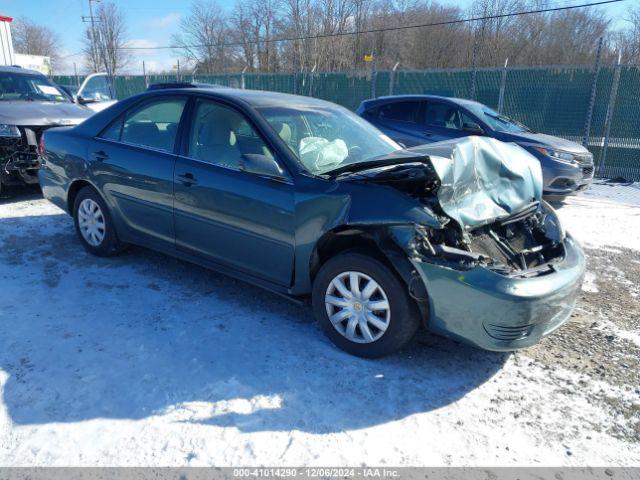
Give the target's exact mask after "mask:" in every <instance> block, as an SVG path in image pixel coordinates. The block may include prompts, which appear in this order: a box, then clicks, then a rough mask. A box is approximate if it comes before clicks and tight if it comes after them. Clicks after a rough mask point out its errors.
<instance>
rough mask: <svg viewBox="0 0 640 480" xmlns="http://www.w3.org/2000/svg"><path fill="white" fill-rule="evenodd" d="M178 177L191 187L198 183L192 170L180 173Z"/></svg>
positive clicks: (186, 185)
mask: <svg viewBox="0 0 640 480" xmlns="http://www.w3.org/2000/svg"><path fill="white" fill-rule="evenodd" d="M178 178H179V179H180V181H181V182H182V184H183V185H184V186H185V187H190V186H191V185H196V184H197V183H198V181H197V180H196V179H195V177H194V176H193V173H190V172H187V173H184V174H182V175H178Z"/></svg>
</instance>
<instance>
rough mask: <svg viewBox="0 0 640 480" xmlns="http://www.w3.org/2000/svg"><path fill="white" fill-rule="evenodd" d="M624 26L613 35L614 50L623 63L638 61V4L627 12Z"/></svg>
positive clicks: (639, 34)
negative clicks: (619, 55)
mask: <svg viewBox="0 0 640 480" xmlns="http://www.w3.org/2000/svg"><path fill="white" fill-rule="evenodd" d="M625 20H626V28H624V29H623V30H621V31H619V32H615V34H614V35H613V42H614V46H615V48H616V50H617V51H618V52H619V53H620V54H621V55H622V60H623V62H625V63H636V64H637V63H640V6H636V7H633V8H630V9H629V11H628V12H627V18H626V19H625Z"/></svg>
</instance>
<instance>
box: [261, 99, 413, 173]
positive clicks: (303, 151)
mask: <svg viewBox="0 0 640 480" xmlns="http://www.w3.org/2000/svg"><path fill="white" fill-rule="evenodd" d="M259 111H260V113H261V114H262V115H263V116H264V118H265V119H266V120H267V122H269V124H270V125H271V126H272V127H273V128H274V129H275V131H276V132H277V133H278V135H280V138H282V140H284V141H285V143H286V144H287V145H288V146H289V148H290V149H291V151H292V152H293V153H294V154H295V155H296V157H298V159H299V160H300V162H301V163H302V165H303V166H304V167H305V169H306V170H307V171H309V172H310V173H312V174H314V175H321V174H324V173H329V172H331V170H335V169H337V168H342V167H345V166H346V165H353V164H357V163H361V162H367V161H370V160H372V159H374V158H376V157H380V156H382V155H387V154H389V153H391V152H395V151H397V150H401V149H402V147H401V146H400V145H398V144H397V143H396V142H394V141H393V140H391V139H390V138H389V137H387V136H386V135H384V134H383V133H382V132H380V131H379V130H378V129H376V128H375V127H374V126H372V125H371V124H369V123H368V122H367V121H365V120H363V119H362V118H360V117H359V116H357V115H355V114H354V113H351V112H350V111H349V110H347V109H345V108H342V107H338V106H335V107H334V106H331V105H327V106H324V105H322V106H316V105H304V106H300V107H265V108H260V109H259Z"/></svg>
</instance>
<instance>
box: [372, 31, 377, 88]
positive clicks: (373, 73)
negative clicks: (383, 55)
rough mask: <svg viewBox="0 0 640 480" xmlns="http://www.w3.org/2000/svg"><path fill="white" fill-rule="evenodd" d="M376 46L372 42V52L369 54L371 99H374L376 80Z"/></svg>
mask: <svg viewBox="0 0 640 480" xmlns="http://www.w3.org/2000/svg"><path fill="white" fill-rule="evenodd" d="M376 55H377V54H376V44H375V40H374V44H373V51H372V53H371V56H372V57H373V58H372V61H371V98H376V83H377V82H376V80H377V78H378V70H377V68H376V63H377V62H376Z"/></svg>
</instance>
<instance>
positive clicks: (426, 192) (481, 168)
mask: <svg viewBox="0 0 640 480" xmlns="http://www.w3.org/2000/svg"><path fill="white" fill-rule="evenodd" d="M490 140H491V139H465V140H463V141H462V142H460V141H458V143H457V144H452V145H454V146H453V147H452V154H451V157H450V158H445V157H436V156H428V157H424V158H423V159H421V160H420V161H411V162H407V163H401V164H396V165H388V166H383V167H377V168H373V169H368V170H365V171H360V172H358V173H356V174H351V175H349V177H348V178H350V179H351V180H352V181H364V182H366V183H375V184H378V185H384V186H388V187H392V188H394V189H397V190H400V191H402V192H404V193H406V194H408V195H409V196H411V197H412V198H414V199H416V200H417V201H418V202H419V203H420V204H422V205H423V206H424V208H426V209H428V210H429V211H430V212H431V213H433V214H434V215H435V216H436V217H437V218H438V220H439V221H440V223H441V228H431V227H427V226H424V225H415V236H414V238H413V240H412V242H411V245H407V247H408V250H409V253H410V255H411V256H412V257H413V258H418V259H420V260H422V261H438V262H442V263H445V264H448V265H449V266H451V267H452V268H457V269H469V268H473V267H474V266H476V265H482V266H485V267H487V268H489V269H491V270H494V271H496V272H497V273H500V274H503V275H509V276H534V275H539V274H543V273H548V272H551V271H553V264H554V262H556V261H560V260H562V258H563V257H564V245H563V241H564V238H565V233H564V231H563V229H562V227H561V225H560V222H559V220H558V217H557V216H556V213H555V212H554V210H553V208H552V207H551V206H550V205H549V204H547V203H546V202H545V201H544V200H542V198H541V184H542V181H541V179H542V175H541V172H540V165H539V163H538V162H537V160H535V158H533V157H532V156H530V155H529V154H528V153H527V152H525V151H524V150H523V149H521V148H520V147H517V146H515V145H508V144H493V143H492V142H491V141H490ZM498 143H500V142H498ZM461 145H462V148H461V149H462V153H461V152H460V150H459V148H460V146H461ZM504 146H507V148H504ZM460 156H462V157H463V158H460ZM505 156H506V157H508V158H505ZM529 157H530V158H529Z"/></svg>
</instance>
